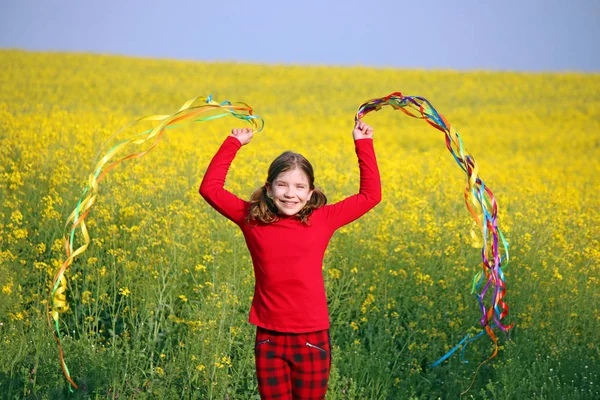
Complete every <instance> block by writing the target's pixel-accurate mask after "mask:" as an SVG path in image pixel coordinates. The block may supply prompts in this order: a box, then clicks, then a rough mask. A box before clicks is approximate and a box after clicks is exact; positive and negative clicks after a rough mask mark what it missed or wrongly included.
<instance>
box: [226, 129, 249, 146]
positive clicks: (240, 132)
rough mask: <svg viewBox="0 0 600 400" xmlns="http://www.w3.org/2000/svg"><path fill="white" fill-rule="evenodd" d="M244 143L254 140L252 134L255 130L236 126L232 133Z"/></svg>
mask: <svg viewBox="0 0 600 400" xmlns="http://www.w3.org/2000/svg"><path fill="white" fill-rule="evenodd" d="M229 136H233V137H234V138H236V139H237V140H239V141H240V143H241V144H242V146H243V145H245V144H248V143H250V141H251V140H252V136H254V131H253V130H252V128H235V129H232V130H231V135H229Z"/></svg>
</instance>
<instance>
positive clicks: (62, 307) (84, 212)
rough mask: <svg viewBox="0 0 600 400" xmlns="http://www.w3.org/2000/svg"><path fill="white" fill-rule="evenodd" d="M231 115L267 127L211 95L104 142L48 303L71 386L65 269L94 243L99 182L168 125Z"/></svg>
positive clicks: (243, 107)
mask: <svg viewBox="0 0 600 400" xmlns="http://www.w3.org/2000/svg"><path fill="white" fill-rule="evenodd" d="M204 113H209V114H210V115H208V116H205V117H199V115H200V114H204ZM229 115H231V116H233V117H235V118H238V119H242V120H245V121H247V122H249V123H250V124H251V125H252V126H253V129H254V131H255V132H260V131H261V130H262V129H263V126H264V121H263V119H262V118H261V117H259V116H255V115H253V111H252V108H251V107H250V106H249V105H247V104H245V103H231V102H229V101H224V102H222V103H217V102H215V101H213V100H212V97H211V96H208V98H203V97H195V98H193V99H190V100H188V101H187V102H185V104H183V105H182V106H181V108H180V109H179V110H178V111H177V112H175V113H174V114H171V115H151V116H148V117H143V118H140V119H138V120H136V121H133V122H132V123H130V124H129V125H127V126H125V127H124V128H122V129H121V130H119V131H117V132H116V133H115V134H114V135H113V136H112V137H111V138H110V139H109V140H108V141H107V142H106V143H105V145H104V146H102V149H101V150H100V152H99V153H98V155H97V156H96V160H97V163H96V166H95V167H94V170H93V172H92V173H91V174H90V176H89V180H88V185H87V187H86V188H85V189H84V191H83V194H82V195H81V198H80V199H79V202H78V203H77V207H75V210H73V212H72V213H71V215H70V216H69V218H68V219H67V222H66V224H65V232H68V234H66V235H65V241H64V243H65V250H66V260H65V261H64V263H63V264H62V266H61V267H60V269H59V270H58V272H57V273H56V275H55V277H54V280H53V282H52V291H51V295H50V297H51V302H52V309H51V310H50V302H48V306H47V311H48V324H50V325H52V321H51V319H50V316H52V320H54V337H55V339H56V341H57V343H58V347H59V354H60V362H61V367H62V370H63V374H64V375H65V377H66V378H67V381H68V382H69V384H70V385H71V386H73V387H75V388H77V385H76V384H75V382H74V381H73V379H72V378H71V375H70V373H69V369H68V368H67V365H66V363H65V359H64V355H63V346H62V336H61V333H60V326H59V316H60V314H62V313H64V312H66V311H67V310H68V309H69V304H68V303H67V297H66V291H67V279H66V278H65V271H66V270H67V268H68V267H69V266H70V265H71V264H72V263H73V260H74V259H75V257H77V256H79V255H81V254H82V253H83V252H84V251H86V249H87V248H88V246H89V244H90V235H89V233H88V230H87V227H86V224H85V218H86V217H87V216H88V214H89V212H90V210H91V208H92V206H93V205H94V203H95V202H96V198H97V196H98V184H99V183H100V181H102V179H103V178H104V177H105V176H106V174H108V172H110V171H111V170H112V169H113V168H115V167H116V166H117V165H119V164H120V163H121V162H123V161H125V160H129V159H132V158H138V157H142V156H143V155H145V154H146V153H148V152H149V151H150V150H152V149H153V148H154V147H156V145H157V144H158V143H159V142H160V140H161V138H162V136H163V134H164V132H165V130H166V129H172V128H176V127H180V126H183V125H187V124H189V123H192V122H202V121H209V120H213V119H217V118H222V117H226V116H229ZM148 121H149V122H156V125H155V126H154V128H152V129H149V130H145V131H143V132H140V133H137V134H135V135H133V136H131V137H129V138H128V139H125V140H121V141H119V142H118V143H117V144H116V145H114V146H113V147H112V148H111V149H110V150H108V151H107V152H106V154H104V156H103V157H102V158H100V159H99V160H98V156H99V155H100V154H101V153H102V151H103V149H104V147H105V146H106V144H107V143H108V142H110V141H111V140H112V139H113V138H114V137H115V136H116V135H117V134H119V133H121V132H123V131H125V130H127V129H130V128H133V127H135V126H137V125H138V124H140V123H142V122H148ZM147 142H148V143H151V144H150V147H148V148H147V149H145V150H143V151H140V152H136V153H132V154H129V155H128V156H126V157H123V158H121V159H119V160H117V161H114V162H112V163H110V164H109V161H110V160H111V159H112V158H113V157H115V156H116V155H117V154H118V153H119V151H121V150H123V149H124V148H125V147H126V146H127V145H129V144H136V145H142V144H144V143H147ZM69 224H70V227H69ZM67 228H68V229H67ZM77 228H79V229H80V232H81V234H82V235H83V242H84V243H83V244H82V245H81V246H80V247H78V248H77V249H75V250H73V243H74V241H75V232H76V230H77ZM69 389H70V388H69Z"/></svg>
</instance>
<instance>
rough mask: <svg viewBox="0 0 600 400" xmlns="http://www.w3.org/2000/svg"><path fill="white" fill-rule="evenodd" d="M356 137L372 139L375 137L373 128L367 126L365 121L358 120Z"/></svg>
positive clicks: (355, 128) (355, 129) (355, 127)
mask: <svg viewBox="0 0 600 400" xmlns="http://www.w3.org/2000/svg"><path fill="white" fill-rule="evenodd" d="M354 132H355V134H356V135H355V136H358V137H372V136H373V127H371V126H370V125H367V124H366V123H365V122H364V121H362V120H358V121H356V124H355V125H354Z"/></svg>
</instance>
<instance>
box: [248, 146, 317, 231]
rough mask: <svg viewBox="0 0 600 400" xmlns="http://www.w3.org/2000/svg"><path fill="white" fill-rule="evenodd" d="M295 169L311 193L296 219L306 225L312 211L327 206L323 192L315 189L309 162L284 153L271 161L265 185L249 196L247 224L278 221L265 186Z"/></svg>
mask: <svg viewBox="0 0 600 400" xmlns="http://www.w3.org/2000/svg"><path fill="white" fill-rule="evenodd" d="M296 168H297V169H299V170H301V171H302V172H304V173H305V174H306V176H307V178H308V184H309V187H310V190H312V191H313V193H312V195H311V196H310V199H308V201H307V202H306V204H305V205H304V207H303V208H302V209H301V210H300V211H298V213H297V214H296V218H298V219H299V220H300V221H302V223H304V224H306V225H308V224H309V221H308V220H309V217H310V215H311V214H312V212H313V210H316V209H317V208H319V207H323V206H324V205H325V204H327V197H326V196H325V194H324V193H323V191H321V189H319V188H315V185H314V183H315V174H314V171H313V167H312V165H311V164H310V162H309V161H308V160H307V159H306V158H304V156H303V155H302V154H298V153H293V152H291V151H285V152H283V153H282V154H281V155H280V156H279V157H277V158H276V159H275V160H273V162H272V163H271V165H270V166H269V171H268V174H267V181H266V182H265V184H264V185H263V186H261V187H259V188H258V189H256V190H255V191H254V192H253V193H252V195H251V196H250V212H249V213H248V217H247V218H246V222H247V223H251V222H252V221H256V222H262V223H265V224H270V223H272V222H275V221H278V220H279V217H278V216H277V207H276V206H275V203H274V202H273V199H271V198H269V196H268V195H267V186H270V185H271V184H272V183H273V182H274V181H275V179H276V178H277V177H278V176H279V174H281V173H282V172H286V171H291V170H293V169H296Z"/></svg>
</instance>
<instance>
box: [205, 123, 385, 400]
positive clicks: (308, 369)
mask: <svg viewBox="0 0 600 400" xmlns="http://www.w3.org/2000/svg"><path fill="white" fill-rule="evenodd" d="M252 135H253V132H252V130H251V129H250V128H246V129H233V130H232V133H231V135H230V136H228V137H227V138H226V139H225V141H224V142H223V144H222V145H221V147H220V148H219V150H218V151H217V154H216V155H215V156H214V157H213V159H212V161H211V163H210V165H209V166H208V169H207V170H206V173H205V175H204V179H203V180H202V184H201V185H200V194H201V195H202V196H203V197H204V198H205V199H206V201H207V202H208V203H209V204H210V205H211V206H212V207H214V208H215V209H216V210H217V211H218V212H220V213H221V214H223V215H224V216H225V217H227V218H229V219H230V220H231V221H233V222H234V223H235V224H237V225H238V226H239V227H240V229H241V230H242V232H243V234H244V238H245V239H246V244H247V246H248V250H249V251H250V255H251V257H252V263H253V265H254V275H255V286H254V300H253V301H252V307H251V309H250V319H249V321H250V323H251V324H254V325H256V326H257V328H256V342H255V356H256V357H255V360H256V376H257V378H258V390H259V393H260V396H261V399H272V398H277V399H280V400H283V399H323V398H325V392H326V391H327V382H328V379H329V369H330V366H331V345H330V338H329V315H328V311H327V299H326V295H325V285H324V282H323V275H322V263H323V256H324V254H325V250H326V248H327V245H328V243H329V240H330V239H331V237H332V235H333V233H334V232H335V231H336V230H337V229H338V228H340V227H342V226H343V225H346V224H348V223H350V222H352V221H354V220H355V219H357V218H359V217H360V216H362V215H363V214H365V213H366V212H367V211H369V210H370V209H372V208H373V207H375V205H377V203H379V202H380V201H381V182H380V178H379V170H378V167H377V160H376V158H375V150H374V148H373V129H372V128H371V127H370V126H369V125H367V124H365V123H364V122H362V121H358V122H357V123H356V125H355V126H354V130H353V132H352V135H353V137H354V144H355V149H356V154H357V156H358V164H359V168H360V190H359V192H358V194H355V195H354V196H351V197H348V198H346V199H345V200H343V201H340V202H338V203H336V204H332V205H326V203H327V198H326V197H325V195H324V194H323V192H321V191H320V190H319V189H318V188H315V185H314V180H315V178H314V174H313V168H312V166H311V164H310V163H309V162H308V160H306V159H305V158H304V157H303V156H302V155H300V154H297V153H292V152H290V151H286V152H284V153H283V154H281V155H280V156H279V157H277V158H276V159H275V160H274V161H273V163H272V164H271V166H270V167H269V171H268V176H267V180H266V182H265V184H264V185H263V186H261V187H260V188H258V189H257V190H256V191H255V192H254V193H252V196H251V198H250V201H244V200H242V199H240V198H238V197H236V196H235V195H234V194H232V193H230V192H228V191H227V190H225V189H224V185H225V177H226V176H227V171H228V170H229V166H230V165H231V162H232V161H233V159H234V158H235V155H236V153H237V151H238V150H239V149H240V148H241V147H242V146H243V145H246V144H248V143H249V142H250V140H251V139H252Z"/></svg>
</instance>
